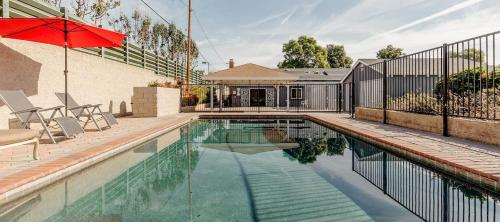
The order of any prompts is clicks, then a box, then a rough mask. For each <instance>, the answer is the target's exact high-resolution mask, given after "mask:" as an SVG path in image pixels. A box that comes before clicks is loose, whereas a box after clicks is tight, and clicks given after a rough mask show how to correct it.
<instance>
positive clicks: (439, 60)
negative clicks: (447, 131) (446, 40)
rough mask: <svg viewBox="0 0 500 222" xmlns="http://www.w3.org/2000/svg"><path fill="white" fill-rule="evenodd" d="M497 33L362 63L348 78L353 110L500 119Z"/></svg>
mask: <svg viewBox="0 0 500 222" xmlns="http://www.w3.org/2000/svg"><path fill="white" fill-rule="evenodd" d="M499 34H500V32H495V33H490V34H486V35H482V36H478V37H475V38H470V39H466V40H463V41H459V42H455V43H451V44H444V45H443V46H441V47H436V48H432V49H428V50H425V51H421V52H417V53H413V54H409V55H405V56H403V57H400V58H397V59H393V60H385V61H381V62H378V63H375V64H362V63H361V64H359V65H358V66H356V67H355V68H354V69H353V70H352V71H351V73H350V78H349V79H350V82H351V83H354V91H353V93H354V95H355V96H354V98H353V102H354V106H357V107H367V108H375V109H384V110H395V111H406V112H414V113H422V114H432V115H442V116H443V121H446V118H447V116H456V117H467V118H477V119H484V120H500V66H499V65H500V63H499V62H500V61H499V58H498V56H497V54H496V51H497V45H496V41H497V40H498V38H499V36H498V35H499ZM445 128H446V127H445Z"/></svg>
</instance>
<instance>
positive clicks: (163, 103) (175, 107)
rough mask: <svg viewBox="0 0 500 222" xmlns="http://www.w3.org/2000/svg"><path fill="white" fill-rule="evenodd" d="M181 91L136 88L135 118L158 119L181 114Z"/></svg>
mask: <svg viewBox="0 0 500 222" xmlns="http://www.w3.org/2000/svg"><path fill="white" fill-rule="evenodd" d="M180 98H181V92H180V89H174V88H163V87H134V96H133V97H132V103H133V105H132V107H133V110H134V112H133V115H134V117H158V116H166V115H172V114H176V113H179V109H180V102H179V101H180Z"/></svg>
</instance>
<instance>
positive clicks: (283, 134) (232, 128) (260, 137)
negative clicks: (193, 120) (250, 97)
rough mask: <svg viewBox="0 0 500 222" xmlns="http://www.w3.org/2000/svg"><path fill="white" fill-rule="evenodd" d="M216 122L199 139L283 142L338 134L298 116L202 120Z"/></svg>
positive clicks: (206, 141) (215, 141) (236, 141)
mask: <svg viewBox="0 0 500 222" xmlns="http://www.w3.org/2000/svg"><path fill="white" fill-rule="evenodd" d="M205 121H210V122H212V123H214V124H215V125H217V126H220V127H216V128H214V129H212V130H210V129H208V130H207V131H210V134H209V135H206V136H205V137H203V138H201V137H199V138H196V140H195V141H193V142H198V143H244V144H245V143H247V144H248V143H253V144H266V143H284V142H293V141H294V139H298V138H303V139H315V138H318V139H319V138H321V139H328V138H337V137H338V136H339V134H338V133H337V132H335V131H333V130H331V129H328V128H326V127H323V126H320V125H318V124H316V123H313V122H310V121H305V120H301V119H280V120H266V119H262V120H247V119H245V120H205Z"/></svg>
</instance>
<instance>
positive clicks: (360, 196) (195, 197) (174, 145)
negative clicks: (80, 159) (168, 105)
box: [0, 119, 499, 221]
mask: <svg viewBox="0 0 500 222" xmlns="http://www.w3.org/2000/svg"><path fill="white" fill-rule="evenodd" d="M11 205H12V206H13V207H11V208H7V207H3V208H0V209H3V210H4V212H3V213H1V214H0V221H421V220H427V221H446V220H447V221H481V220H482V221H494V220H496V219H497V218H498V216H499V215H498V214H499V213H498V212H497V208H498V207H497V206H498V201H497V196H496V195H495V194H493V193H490V192H487V191H485V190H483V189H480V188H478V187H474V186H472V185H469V184H466V183H464V182H460V181H459V180H456V179H453V178H450V177H447V176H444V175H442V174H440V173H437V172H434V171H433V170H431V169H428V168H425V167H422V166H420V165H418V164H416V163H413V162H410V161H407V160H405V159H403V158H400V157H398V156H395V155H393V154H390V153H386V152H383V151H382V150H380V149H378V148H376V147H374V146H372V145H370V144H367V143H365V142H363V141H360V140H356V139H353V138H350V137H348V136H345V135H342V134H340V133H338V132H336V131H334V130H331V129H328V128H326V127H323V126H320V125H318V124H316V123H313V122H310V121H305V120H299V119H280V120H275V119H270V120H199V121H196V122H193V123H191V124H189V125H186V126H183V127H181V128H180V129H177V130H174V131H173V132H170V133H168V134H165V135H163V136H161V137H159V138H157V139H155V140H152V141H150V142H148V143H145V144H143V145H141V146H139V147H137V148H135V149H132V150H130V151H127V152H125V153H123V154H120V155H118V156H116V157H113V158H111V159H109V160H107V161H104V162H102V163H100V164H97V165H95V166H93V167H91V168H89V169H86V170H83V171H82V172H80V173H77V174H75V175H72V176H70V177H68V178H66V179H64V180H61V181H58V182H55V183H54V184H52V185H50V186H48V187H46V188H43V189H42V190H40V191H39V192H36V193H33V194H30V195H28V196H27V197H26V198H23V199H21V200H18V201H15V202H13V204H11Z"/></svg>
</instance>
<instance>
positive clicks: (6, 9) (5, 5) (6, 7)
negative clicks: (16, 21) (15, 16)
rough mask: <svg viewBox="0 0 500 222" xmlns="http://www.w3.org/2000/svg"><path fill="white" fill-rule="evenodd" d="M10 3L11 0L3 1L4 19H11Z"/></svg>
mask: <svg viewBox="0 0 500 222" xmlns="http://www.w3.org/2000/svg"><path fill="white" fill-rule="evenodd" d="M9 2H10V0H2V18H9V17H10V12H9V11H10V7H9Z"/></svg>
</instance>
